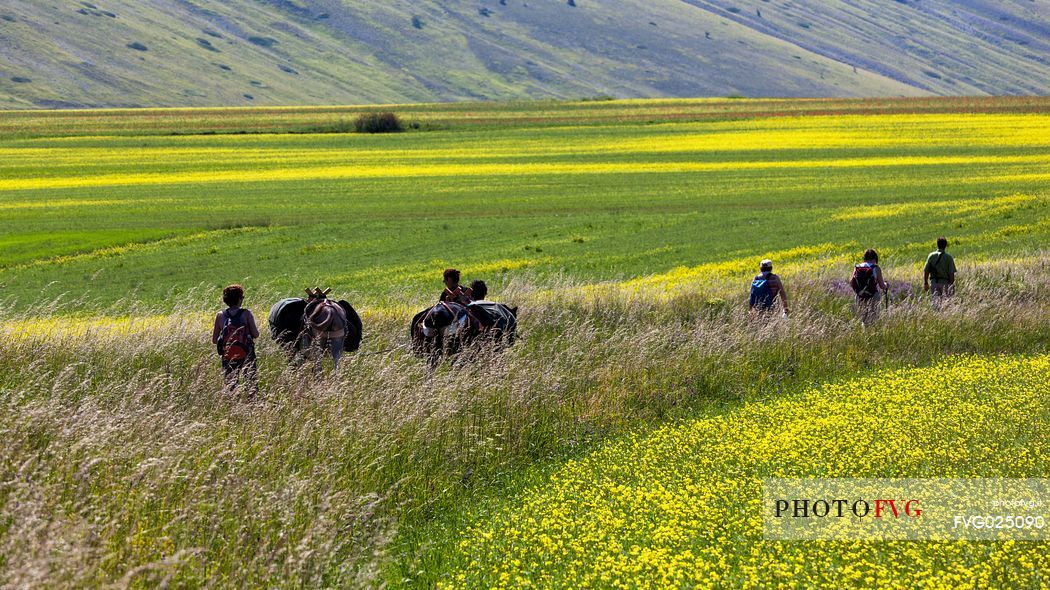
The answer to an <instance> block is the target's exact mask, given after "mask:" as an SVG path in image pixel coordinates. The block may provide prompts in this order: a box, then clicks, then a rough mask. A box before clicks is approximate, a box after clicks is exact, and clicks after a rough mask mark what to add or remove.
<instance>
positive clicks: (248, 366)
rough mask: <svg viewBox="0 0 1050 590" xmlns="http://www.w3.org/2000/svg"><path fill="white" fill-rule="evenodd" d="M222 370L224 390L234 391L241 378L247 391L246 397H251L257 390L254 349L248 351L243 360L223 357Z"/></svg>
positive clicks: (256, 368)
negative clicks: (230, 359)
mask: <svg viewBox="0 0 1050 590" xmlns="http://www.w3.org/2000/svg"><path fill="white" fill-rule="evenodd" d="M222 371H223V375H224V383H225V385H224V388H225V389H226V391H231V392H232V391H234V390H236V389H237V386H238V385H239V384H240V382H241V379H243V380H244V386H245V388H246V390H247V392H248V397H249V398H250V397H252V396H254V395H255V393H256V392H257V391H258V390H259V384H258V381H257V376H258V367H257V366H256V364H255V351H254V350H253V351H251V352H250V353H248V356H247V357H245V358H244V359H243V360H239V361H228V360H225V359H223V361H222Z"/></svg>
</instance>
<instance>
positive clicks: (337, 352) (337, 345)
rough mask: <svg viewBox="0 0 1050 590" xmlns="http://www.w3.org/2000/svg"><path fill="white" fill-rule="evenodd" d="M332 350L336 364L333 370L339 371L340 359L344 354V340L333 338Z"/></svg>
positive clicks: (331, 340)
mask: <svg viewBox="0 0 1050 590" xmlns="http://www.w3.org/2000/svg"><path fill="white" fill-rule="evenodd" d="M329 342H330V344H329V346H330V348H331V350H332V362H333V363H334V365H333V367H332V370H333V371H337V370H339V357H340V356H342V354H343V339H342V338H331V339H330V341H329Z"/></svg>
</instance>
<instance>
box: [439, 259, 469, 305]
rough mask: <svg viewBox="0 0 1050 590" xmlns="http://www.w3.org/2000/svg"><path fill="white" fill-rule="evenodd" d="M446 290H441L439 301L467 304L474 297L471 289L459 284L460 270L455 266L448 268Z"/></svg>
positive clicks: (445, 277) (446, 271)
mask: <svg viewBox="0 0 1050 590" xmlns="http://www.w3.org/2000/svg"><path fill="white" fill-rule="evenodd" d="M444 279H445V290H444V291H442V292H441V297H440V298H439V299H438V303H441V302H446V303H453V302H454V303H458V304H460V305H467V304H468V303H470V302H471V301H472V300H473V299H474V298H473V297H472V294H471V291H470V289H469V288H468V289H464V288H463V287H462V286H461V285H460V284H459V271H458V270H456V269H454V268H446V269H445V274H444Z"/></svg>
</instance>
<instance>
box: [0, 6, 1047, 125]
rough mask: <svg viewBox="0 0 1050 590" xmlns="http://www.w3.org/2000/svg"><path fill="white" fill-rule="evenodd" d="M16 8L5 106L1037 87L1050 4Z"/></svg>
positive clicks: (1, 45) (10, 19)
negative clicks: (1047, 7)
mask: <svg viewBox="0 0 1050 590" xmlns="http://www.w3.org/2000/svg"><path fill="white" fill-rule="evenodd" d="M825 4H826V3H823V2H816V1H795V2H790V3H781V2H766V1H764V0H739V1H737V0H732V1H721V0H717V1H706V0H705V1H700V0H695V1H694V0H688V1H683V0H657V1H644V2H643V1H642V0H623V1H621V2H616V3H609V2H597V1H595V0H578V1H574V2H571V3H570V2H568V1H562V0H533V1H531V2H526V1H523V0H480V1H479V0H473V1H471V2H461V1H451V2H442V3H419V2H410V1H408V0H390V1H387V2H354V3H346V2H341V1H338V0H230V1H227V2H208V1H205V0H163V1H162V0H141V1H136V2H132V1H130V0H93V1H86V0H85V1H72V0H61V1H56V2H48V3H41V2H35V1H31V0H9V1H8V2H5V3H4V6H3V7H2V8H0V107H9V108H33V107H38V108H39V107H43V108H53V107H78V106H86V107H96V106H204V105H276V104H352V103H375V102H406V101H410V102H418V101H444V100H463V99H520V98H538V97H551V98H581V97H589V96H598V95H612V96H617V97H648V96H712V95H713V96H725V95H734V94H740V95H746V96H900V95H907V96H912V95H922V94H1004V93H1005V94H1012V93H1023V94H1041V93H1046V92H1047V91H1048V90H1050V66H1048V64H1047V59H1046V57H1045V56H1046V55H1047V46H1048V41H1047V38H1048V34H1047V32H1048V31H1050V19H1048V18H1047V16H1046V15H1047V14H1050V11H1048V10H1046V9H1045V8H1046V6H1045V5H1046V4H1047V2H1046V1H1045V0H1035V1H1030V0H1025V1H1010V2H982V1H967V2H951V3H949V2H939V1H933V0H923V2H922V3H916V2H912V1H910V0H909V1H908V2H893V3H884V2H875V1H873V0H872V1H859V0H857V1H851V2H845V3H836V5H835V6H834V7H828V6H826V5H825Z"/></svg>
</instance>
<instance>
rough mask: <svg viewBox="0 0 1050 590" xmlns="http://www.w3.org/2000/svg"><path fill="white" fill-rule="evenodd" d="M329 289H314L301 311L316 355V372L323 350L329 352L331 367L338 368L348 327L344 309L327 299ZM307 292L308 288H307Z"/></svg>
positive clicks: (318, 369) (319, 367) (319, 366)
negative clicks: (303, 309)
mask: <svg viewBox="0 0 1050 590" xmlns="http://www.w3.org/2000/svg"><path fill="white" fill-rule="evenodd" d="M330 291H331V289H328V290H326V291H321V289H320V288H318V289H316V290H315V291H314V292H313V293H312V294H311V296H310V299H309V300H308V303H307V304H306V310H305V311H304V312H303V313H304V317H305V323H306V328H307V330H308V332H309V337H310V346H311V347H313V349H314V351H315V352H319V353H320V354H318V355H317V365H316V367H317V372H318V373H320V372H321V359H322V358H323V357H324V353H325V352H331V354H332V361H333V363H334V367H333V369H338V368H339V358H340V357H341V356H342V354H343V346H344V341H345V340H346V332H347V330H348V329H349V327H350V324H349V322H348V320H347V315H346V310H345V309H343V307H342V306H341V305H339V303H337V302H335V301H332V300H331V299H328V297H327V296H328V293H329V292H330ZM307 292H309V290H307Z"/></svg>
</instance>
